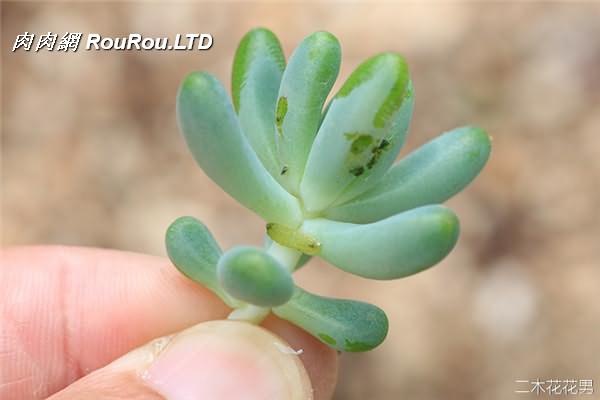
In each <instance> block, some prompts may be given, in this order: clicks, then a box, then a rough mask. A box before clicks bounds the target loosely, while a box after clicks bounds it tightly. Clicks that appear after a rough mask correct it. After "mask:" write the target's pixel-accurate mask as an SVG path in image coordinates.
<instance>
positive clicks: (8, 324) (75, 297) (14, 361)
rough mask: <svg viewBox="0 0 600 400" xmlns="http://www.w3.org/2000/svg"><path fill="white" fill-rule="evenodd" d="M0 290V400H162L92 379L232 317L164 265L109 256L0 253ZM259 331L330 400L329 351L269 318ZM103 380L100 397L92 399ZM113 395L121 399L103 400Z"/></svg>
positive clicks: (131, 380) (126, 380)
mask: <svg viewBox="0 0 600 400" xmlns="http://www.w3.org/2000/svg"><path fill="white" fill-rule="evenodd" d="M0 282H1V283H0V327H1V329H0V398H2V399H6V400H12V399H26V398H32V399H42V398H46V397H48V396H50V395H52V394H54V393H56V392H59V391H61V390H62V389H64V388H67V387H68V389H70V390H67V391H64V393H66V395H60V394H59V395H58V396H57V397H56V398H60V399H73V398H80V397H79V396H82V395H84V394H85V393H86V390H92V391H93V392H94V393H96V394H98V393H103V395H102V396H101V397H99V398H111V399H117V398H129V397H128V396H127V393H124V392H123V388H127V387H130V388H131V391H132V393H133V392H135V393H136V396H135V397H136V398H137V397H139V398H161V397H160V396H159V395H157V394H156V393H153V392H152V391H151V390H150V389H145V388H137V387H136V385H140V383H139V380H137V379H136V377H135V376H134V375H133V374H132V375H131V376H128V375H126V374H125V375H123V374H121V375H119V376H118V377H116V378H115V379H112V380H111V378H106V376H105V375H102V374H98V373H94V372H93V371H95V370H97V369H98V368H102V367H104V366H105V365H107V364H109V363H110V362H111V361H113V360H115V359H117V358H119V357H120V356H122V355H123V354H125V353H127V352H129V351H131V350H133V349H135V348H137V347H139V346H142V345H143V344H145V343H147V342H149V341H151V340H153V339H155V338H158V337H161V336H164V335H169V334H174V333H176V332H179V331H181V330H183V329H185V328H188V327H190V326H192V325H195V324H198V323H200V322H203V321H209V320H218V319H224V318H226V316H227V314H228V313H229V311H230V310H229V309H228V308H227V307H226V306H225V305H224V304H223V303H222V302H221V301H220V300H218V299H217V298H216V297H215V296H214V295H212V294H211V293H210V292H209V291H207V290H206V289H204V288H202V287H201V286H200V285H197V284H195V283H194V282H192V281H190V280H188V279H187V278H185V277H184V276H182V275H181V274H180V273H179V272H178V271H177V270H176V269H175V268H174V267H173V266H172V265H171V263H170V261H169V260H167V259H164V258H159V257H153V256H148V255H143V254H136V253H127V252H120V251H114V250H102V249H93V248H76V247H62V246H36V247H14V248H7V249H2V250H0ZM263 326H264V327H265V328H267V329H268V330H269V331H271V332H274V333H275V334H276V335H277V336H279V337H281V338H283V339H284V340H285V341H287V343H289V344H290V346H291V347H292V348H294V349H300V348H301V349H303V350H304V352H303V354H302V355H301V356H300V360H301V361H302V363H303V364H304V367H305V368H306V371H307V373H308V376H309V378H310V381H311V383H312V387H313V389H314V398H315V399H317V400H323V399H329V398H331V397H332V395H333V391H334V387H335V382H336V377H337V355H336V353H335V351H333V350H331V349H329V348H328V347H326V346H325V345H323V344H322V343H320V342H319V341H317V340H316V339H314V338H313V337H312V336H310V335H308V334H307V333H305V332H304V331H302V330H301V329H299V328H297V327H295V326H293V325H291V324H289V323H287V322H285V321H282V320H279V319H277V318H275V317H273V316H270V317H269V318H267V319H266V320H265V322H264V323H263ZM82 378H83V379H82ZM107 379H108V381H110V385H109V384H106V385H105V386H106V388H105V390H106V392H99V391H98V390H96V389H97V387H98V386H102V385H103V382H105V381H106V380H107ZM117 380H118V381H119V382H115V381H117ZM69 385H71V386H69ZM94 385H95V386H94ZM115 385H116V387H120V388H121V389H120V392H119V394H118V395H117V394H114V393H109V392H110V390H111V388H114V387H115ZM93 387H96V389H90V388H93ZM146 391H147V393H145V392H146ZM61 393H63V392H61ZM144 393H145V394H144ZM119 396H125V397H119Z"/></svg>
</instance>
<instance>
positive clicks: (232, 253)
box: [217, 246, 294, 307]
mask: <svg viewBox="0 0 600 400" xmlns="http://www.w3.org/2000/svg"><path fill="white" fill-rule="evenodd" d="M217 276H218V278H219V283H220V284H221V286H222V287H223V288H224V289H225V290H226V291H227V293H228V294H229V295H231V296H232V297H234V298H236V299H238V300H241V301H244V302H246V303H250V304H254V305H256V306H261V307H274V306H279V305H281V304H284V303H285V302H287V301H288V300H289V299H290V297H292V294H293V292H294V281H293V280H292V275H291V273H290V271H288V270H287V269H286V268H285V267H284V266H282V265H281V264H279V262H277V260H276V259H275V258H273V257H271V256H270V255H269V254H267V253H266V252H264V251H263V250H260V249H257V248H254V247H246V246H240V247H235V248H233V249H231V250H229V251H227V252H226V253H225V254H223V256H221V258H220V259H219V262H218V264H217Z"/></svg>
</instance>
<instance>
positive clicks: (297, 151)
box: [275, 32, 341, 194]
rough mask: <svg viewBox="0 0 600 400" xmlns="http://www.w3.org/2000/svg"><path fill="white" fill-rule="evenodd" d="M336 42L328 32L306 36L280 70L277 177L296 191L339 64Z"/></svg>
mask: <svg viewBox="0 0 600 400" xmlns="http://www.w3.org/2000/svg"><path fill="white" fill-rule="evenodd" d="M340 58H341V51H340V45H339V43H338V41H337V39H336V38H335V36H333V35H332V34H330V33H327V32H316V33H313V34H311V35H309V36H307V37H306V38H305V39H304V40H303V41H302V43H300V45H299V46H298V47H297V48H296V50H294V52H293V54H292V56H291V57H290V59H289V62H288V65H287V67H286V69H285V72H284V73H283V78H282V80H281V87H280V89H279V95H278V99H277V105H276V108H275V129H276V132H277V134H276V135H275V137H276V143H277V148H278V155H279V159H280V161H281V163H282V164H281V169H280V171H279V180H280V182H282V184H283V185H284V186H285V187H286V188H287V189H288V191H290V192H291V193H293V194H297V193H298V190H299V188H298V187H299V185H300V179H301V178H302V174H303V173H304V166H305V164H306V159H307V157H308V153H309V151H310V148H311V145H312V143H313V141H314V138H315V135H316V134H317V129H318V127H319V122H320V120H321V111H322V110H323V104H324V103H325V99H326V98H327V95H328V94H329V91H330V90H331V87H332V86H333V84H334V82H335V79H336V78H337V74H338V72H339V67H340Z"/></svg>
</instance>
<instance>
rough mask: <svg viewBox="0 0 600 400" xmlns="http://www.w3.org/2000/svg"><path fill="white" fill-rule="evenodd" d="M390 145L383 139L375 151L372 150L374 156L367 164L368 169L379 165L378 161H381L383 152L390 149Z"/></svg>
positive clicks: (374, 148)
mask: <svg viewBox="0 0 600 400" xmlns="http://www.w3.org/2000/svg"><path fill="white" fill-rule="evenodd" d="M389 145H390V142H389V141H388V140H386V139H381V141H380V142H379V144H378V145H377V146H375V147H373V149H371V153H373V155H372V156H371V158H370V159H369V161H368V162H367V168H368V169H371V168H373V167H374V166H375V164H376V163H377V161H378V160H379V158H380V157H381V155H382V154H383V152H384V151H385V150H386V149H387V148H388V147H389Z"/></svg>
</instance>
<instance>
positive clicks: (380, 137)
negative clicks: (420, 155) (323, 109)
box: [300, 53, 413, 212]
mask: <svg viewBox="0 0 600 400" xmlns="http://www.w3.org/2000/svg"><path fill="white" fill-rule="evenodd" d="M412 108H413V90H412V85H411V83H410V80H409V74H408V66H407V65H406V62H405V61H404V59H403V58H402V57H401V56H399V55H397V54H393V53H384V54H380V55H378V56H375V57H373V58H371V59H369V60H367V61H365V62H364V63H363V64H361V65H360V66H359V67H358V68H357V69H356V70H355V71H354V72H353V73H352V75H351V76H350V77H349V78H348V80H347V81H346V83H345V84H344V86H342V88H341V89H340V91H339V92H338V93H337V95H336V96H335V97H334V98H333V100H332V101H331V104H330V105H329V108H328V110H327V114H326V115H325V117H324V119H323V122H322V124H321V126H320V128H319V133H318V135H317V137H316V139H315V141H314V144H313V147H312V149H311V151H310V154H309V157H308V162H307V164H306V169H305V173H304V177H303V178H302V183H301V186H300V194H301V197H302V199H303V201H304V205H305V207H306V209H307V210H308V211H309V212H318V211H322V210H323V209H325V208H326V207H328V206H330V205H331V204H334V203H335V202H338V201H345V200H346V199H350V198H352V197H355V196H357V195H358V194H360V193H362V192H364V191H365V190H368V189H369V188H370V187H371V186H373V185H374V184H375V183H376V182H377V180H378V179H379V178H380V177H381V176H382V175H383V174H384V173H385V172H386V171H387V169H388V168H389V167H390V165H391V164H392V163H393V161H394V159H395V158H396V156H397V154H398V152H399V151H400V148H401V147H402V145H403V143H404V138H405V136H406V132H407V130H408V125H409V122H410V119H411V115H412Z"/></svg>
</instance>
